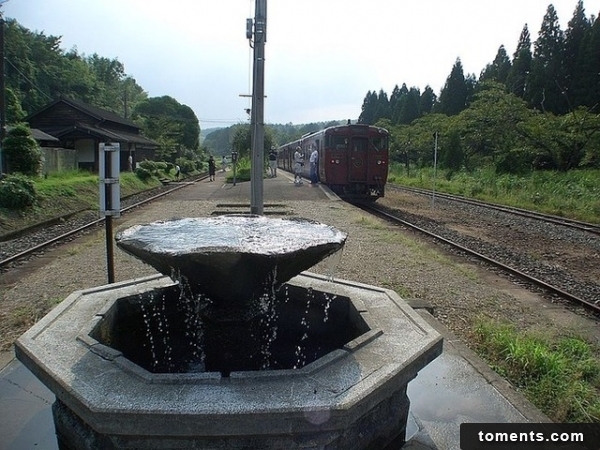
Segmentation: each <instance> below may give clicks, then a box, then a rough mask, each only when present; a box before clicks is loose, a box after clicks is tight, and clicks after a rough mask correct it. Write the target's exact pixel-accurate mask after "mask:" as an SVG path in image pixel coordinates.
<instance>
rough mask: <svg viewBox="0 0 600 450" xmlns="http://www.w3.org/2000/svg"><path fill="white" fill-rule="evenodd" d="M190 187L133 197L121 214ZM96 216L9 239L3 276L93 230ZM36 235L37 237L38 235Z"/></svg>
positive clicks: (2, 250) (0, 251) (3, 246)
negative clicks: (9, 270) (27, 261)
mask: <svg viewBox="0 0 600 450" xmlns="http://www.w3.org/2000/svg"><path fill="white" fill-rule="evenodd" d="M204 178H207V176H203V177H200V178H198V179H196V180H194V181H192V182H195V181H200V180H202V179H204ZM187 185H188V183H181V184H177V185H175V186H173V187H172V188H167V189H166V190H162V191H161V192H159V193H158V194H151V195H149V196H148V195H144V194H139V195H136V196H133V197H132V198H133V200H130V201H129V202H124V203H128V204H127V206H125V207H123V208H122V209H121V214H123V213H126V212H127V211H130V210H132V209H135V208H137V207H139V206H142V205H144V204H146V203H150V202H152V201H154V200H157V199H159V198H161V197H164V196H165V195H168V194H170V193H172V192H175V191H177V190H179V189H182V188H184V187H186V186H187ZM140 198H141V199H140ZM94 215H96V216H97V213H94V212H87V214H82V215H81V216H80V217H79V218H76V217H75V216H74V218H72V219H66V220H65V221H64V223H62V224H61V225H60V226H56V227H54V226H49V227H47V228H45V227H43V226H42V227H36V229H35V230H31V231H30V232H24V233H21V234H19V235H18V236H16V237H15V238H14V239H11V240H7V241H5V242H0V255H2V256H1V257H2V260H0V273H1V272H2V271H5V270H8V268H10V267H11V266H12V265H15V264H18V263H19V262H20V261H23V260H26V259H28V258H30V257H32V256H34V255H36V254H39V253H41V252H43V251H44V250H45V249H47V248H49V247H51V246H52V245H55V244H58V243H61V242H64V241H68V240H69V239H71V238H72V237H74V236H76V235H78V234H80V233H82V232H85V231H87V230H89V229H91V228H93V227H96V226H101V225H103V224H104V218H103V217H102V218H97V219H93V220H91V219H90V217H91V216H94ZM59 222H61V221H59ZM49 228H54V229H49ZM36 234H37V235H38V236H35V235H36ZM11 241H17V242H11Z"/></svg>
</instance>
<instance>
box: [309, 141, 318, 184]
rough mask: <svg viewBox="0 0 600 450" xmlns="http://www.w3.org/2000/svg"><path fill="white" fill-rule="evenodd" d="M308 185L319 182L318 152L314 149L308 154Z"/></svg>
mask: <svg viewBox="0 0 600 450" xmlns="http://www.w3.org/2000/svg"><path fill="white" fill-rule="evenodd" d="M309 161H310V184H317V183H318V182H319V172H318V170H317V163H318V162H319V152H318V151H317V148H316V147H315V148H314V149H313V151H312V153H311V154H310V159H309Z"/></svg>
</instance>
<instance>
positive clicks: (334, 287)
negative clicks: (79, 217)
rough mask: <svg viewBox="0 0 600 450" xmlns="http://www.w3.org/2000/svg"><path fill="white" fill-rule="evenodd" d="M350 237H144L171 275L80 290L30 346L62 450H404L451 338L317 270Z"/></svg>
mask: <svg viewBox="0 0 600 450" xmlns="http://www.w3.org/2000/svg"><path fill="white" fill-rule="evenodd" d="M345 240H346V235H345V234H344V233H342V232H340V231H339V230H336V229H335V228H333V227H330V226H327V225H324V224H321V223H317V222H313V221H308V220H303V219H272V218H265V217H261V216H221V217H213V218H196V219H179V220H172V221H167V222H156V223H152V224H148V225H138V226H134V227H132V228H130V229H127V230H125V231H123V232H121V233H119V234H118V235H117V245H118V246H119V247H120V248H122V249H123V250H125V251H126V252H128V253H131V254H133V255H135V256H136V257H139V258H140V259H142V260H144V261H146V262H147V263H148V264H150V265H152V266H153V267H154V268H156V269H157V270H158V271H159V272H160V273H161V274H162V275H156V276H151V277H145V278H142V279H135V280H130V281H126V282H122V283H116V284H112V285H108V286H101V287H98V288H94V289H88V290H84V291H78V292H75V293H73V294H71V295H70V296H69V297H67V298H66V299H65V300H64V301H63V302H62V303H61V304H60V305H58V306H57V307H56V308H55V309H54V310H53V311H52V312H51V313H49V314H48V315H47V316H46V317H44V318H43V319H42V320H41V321H40V322H38V323H37V324H36V325H35V326H34V327H33V328H31V329H30V330H29V331H28V332H26V333H25V334H24V335H23V336H21V337H20V338H19V340H18V341H17V343H16V345H15V347H16V354H17V357H18V358H19V359H20V360H21V361H22V362H23V363H24V364H25V365H26V366H27V367H28V368H29V369H30V370H31V371H32V372H33V373H34V374H35V375H36V376H37V377H38V378H39V379H40V380H41V381H42V382H43V383H44V384H46V386H47V387H48V388H49V389H50V390H51V391H52V392H53V393H54V394H55V396H56V402H55V403H54V405H53V414H54V421H55V426H56V432H57V437H58V441H59V446H60V447H61V450H62V449H73V450H86V449H134V448H135V449H192V448H194V449H211V450H217V449H234V450H235V449H280V448H289V449H327V450H333V449H345V450H346V449H349V450H363V449H384V448H389V449H392V448H394V449H397V448H400V447H401V445H402V444H403V443H404V440H405V431H406V424H407V419H408V410H409V400H408V398H407V396H406V387H407V384H408V382H409V381H410V380H412V379H413V378H414V377H415V376H416V375H417V372H418V371H419V370H420V369H421V368H423V367H424V366H425V365H427V364H428V363H429V362H430V361H432V360H433V359H434V358H435V357H437V356H438V355H439V354H440V353H441V349H442V339H441V336H440V335H439V334H438V333H437V332H436V331H435V330H433V329H432V328H431V327H430V326H429V325H428V324H427V323H426V322H425V321H424V320H423V319H422V318H421V317H420V316H419V315H418V314H416V313H415V312H414V311H413V310H412V309H411V308H410V307H409V306H408V305H407V304H406V303H405V302H404V301H403V300H402V299H401V298H400V297H398V296H397V295H396V294H395V293H394V292H392V291H389V290H386V289H382V288H378V287H374V286H369V285H364V284H358V283H354V282H350V281H345V280H339V279H329V278H327V277H322V276H319V275H316V274H312V273H309V272H303V271H305V270H307V269H309V268H310V267H312V266H313V265H314V264H316V263H317V262H319V261H321V260H322V259H323V258H325V257H327V256H329V255H331V254H333V253H335V252H337V251H338V250H340V249H341V248H342V247H343V245H344V242H345Z"/></svg>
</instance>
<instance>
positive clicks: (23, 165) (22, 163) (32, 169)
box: [3, 124, 42, 175]
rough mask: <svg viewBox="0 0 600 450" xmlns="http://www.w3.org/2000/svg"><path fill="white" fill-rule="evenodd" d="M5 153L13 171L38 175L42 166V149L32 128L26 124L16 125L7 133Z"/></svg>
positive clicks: (4, 145)
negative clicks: (33, 134) (32, 135)
mask: <svg viewBox="0 0 600 450" xmlns="http://www.w3.org/2000/svg"><path fill="white" fill-rule="evenodd" d="M3 147H4V153H5V156H6V160H7V162H8V166H9V168H10V170H11V171H12V172H20V173H23V174H25V175H38V174H39V173H40V170H41V168H42V151H41V150H40V148H39V146H38V144H37V142H36V140H35V139H33V138H32V137H31V130H30V129H29V127H28V126H27V125H25V124H19V125H16V126H15V127H14V128H12V129H10V130H9V131H8V133H7V136H6V139H4V142H3Z"/></svg>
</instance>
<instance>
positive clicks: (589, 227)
mask: <svg viewBox="0 0 600 450" xmlns="http://www.w3.org/2000/svg"><path fill="white" fill-rule="evenodd" d="M387 189H388V191H389V190H394V191H397V192H402V191H404V192H411V193H414V194H418V195H424V196H428V197H430V198H432V202H435V199H436V198H437V199H446V200H451V201H454V202H461V203H464V204H468V205H475V206H482V207H485V208H488V209H494V210H496V211H502V212H507V213H510V214H514V215H518V216H521V217H527V218H530V219H536V220H541V221H543V222H548V223H553V224H555V225H560V226H563V227H569V228H573V229H577V230H581V231H586V232H588V233H593V234H596V235H600V225H596V224H592V223H588V222H582V221H579V220H574V219H569V218H567V217H560V216H555V215H551V214H543V213H539V212H536V211H529V210H526V209H521V208H515V207H510V206H504V205H498V204H494V203H487V202H482V201H479V200H474V199H470V198H466V197H462V196H459V195H452V194H446V193H440V192H435V193H434V192H433V191H430V190H427V189H419V188H412V187H406V186H395V185H388V186H387Z"/></svg>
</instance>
